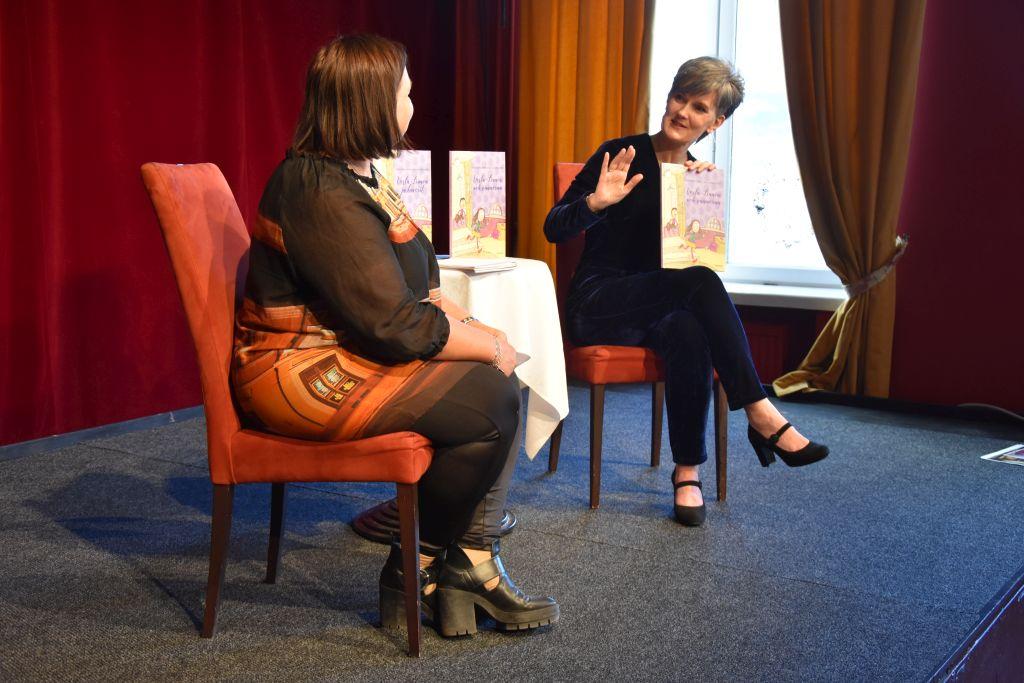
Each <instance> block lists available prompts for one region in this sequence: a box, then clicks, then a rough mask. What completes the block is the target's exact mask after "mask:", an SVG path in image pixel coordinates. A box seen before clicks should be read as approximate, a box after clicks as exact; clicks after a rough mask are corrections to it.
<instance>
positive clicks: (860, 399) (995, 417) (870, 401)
mask: <svg viewBox="0 0 1024 683" xmlns="http://www.w3.org/2000/svg"><path fill="white" fill-rule="evenodd" d="M764 387H765V391H766V392H767V393H768V395H769V396H773V397H774V396H775V390H774V389H773V388H772V387H771V385H767V384H766V385H764ZM779 400H781V401H791V402H793V403H826V404H831V405H839V406H850V407H852V408H870V409H871V410H882V411H886V412H890V413H907V414H913V415H926V416H929V417H942V418H950V419H958V420H969V421H972V422H986V423H995V424H1010V425H1015V426H1017V427H1020V428H1021V429H1022V430H1024V422H1021V421H1020V420H1019V419H1017V418H1014V417H1011V416H1009V415H1007V414H1005V413H1001V412H998V411H996V410H992V409H989V408H984V407H980V406H978V407H976V406H949V405H939V404H936V403H917V402H914V401H902V400H900V399H895V398H878V397H876V396H853V395H850V394H839V393H835V392H831V391H809V392H798V393H794V394H787V395H786V396H782V397H779Z"/></svg>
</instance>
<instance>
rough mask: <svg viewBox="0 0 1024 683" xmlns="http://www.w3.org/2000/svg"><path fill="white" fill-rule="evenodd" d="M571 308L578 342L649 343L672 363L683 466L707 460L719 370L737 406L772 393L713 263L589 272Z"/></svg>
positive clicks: (671, 390) (671, 408) (671, 426)
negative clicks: (767, 390)
mask: <svg viewBox="0 0 1024 683" xmlns="http://www.w3.org/2000/svg"><path fill="white" fill-rule="evenodd" d="M568 308H569V316H568V318H569V326H568V327H569V334H570V337H571V338H572V341H573V342H574V343H576V344H579V345H586V344H614V345H621V346H646V347H648V348H650V349H652V350H654V351H655V352H656V353H657V354H658V356H660V357H661V358H662V360H663V361H664V362H665V369H666V377H665V402H666V404H667V406H668V433H669V441H670V443H671V445H672V459H673V460H674V461H675V462H676V463H678V464H680V465H699V464H700V463H702V462H704V461H705V460H707V453H706V449H705V443H704V429H705V426H706V425H707V419H708V406H709V405H710V402H711V378H712V375H711V371H712V368H714V369H715V370H717V371H718V377H719V379H720V380H721V382H722V386H723V387H724V388H725V393H726V395H727V396H728V397H729V408H730V409H732V410H738V409H739V408H742V407H743V406H745V405H748V404H750V403H753V402H755V401H759V400H760V399H762V398H764V397H765V393H764V389H763V388H762V387H761V381H760V380H759V379H758V377H757V372H756V370H755V369H754V362H753V360H752V359H751V357H750V346H749V344H748V343H747V336H746V334H745V333H744V331H743V325H742V324H741V323H740V319H739V316H738V315H737V314H736V307H735V306H733V303H732V300H731V299H730V298H729V294H728V293H727V292H726V291H725V287H724V286H723V285H722V281H721V280H720V279H719V277H718V274H717V273H715V271H713V270H711V269H709V268H705V267H704V266H693V267H691V268H684V269H683V270H654V271H650V272H647V273H636V274H625V273H620V274H616V273H607V272H603V273H595V274H594V276H593V277H587V276H586V275H584V276H583V277H580V278H579V281H578V282H576V283H574V286H573V292H572V294H571V295H570V298H569V306H568Z"/></svg>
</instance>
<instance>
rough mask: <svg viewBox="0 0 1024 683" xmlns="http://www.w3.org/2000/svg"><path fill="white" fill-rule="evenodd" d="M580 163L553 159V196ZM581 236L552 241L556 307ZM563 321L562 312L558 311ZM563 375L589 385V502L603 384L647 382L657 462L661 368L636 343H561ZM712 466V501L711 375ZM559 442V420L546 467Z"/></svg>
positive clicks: (720, 416) (720, 406)
mask: <svg viewBox="0 0 1024 683" xmlns="http://www.w3.org/2000/svg"><path fill="white" fill-rule="evenodd" d="M582 168H583V164H573V163H558V164H555V197H561V196H562V195H564V194H565V191H566V190H567V189H569V185H570V184H571V183H572V181H573V178H575V177H576V175H577V174H578V173H579V172H580V169H582ZM583 244H584V238H583V235H578V236H576V237H574V238H573V239H571V240H567V241H566V242H563V243H561V244H559V245H558V247H557V250H556V261H555V289H556V292H557V295H558V305H559V309H562V306H563V304H564V302H565V298H566V296H568V294H569V284H570V282H571V281H572V276H573V273H574V272H575V271H576V266H577V265H579V262H580V257H581V256H582V254H583ZM563 320H564V316H563ZM565 369H566V374H567V375H568V376H569V377H570V378H571V379H575V380H579V381H582V382H586V383H587V384H589V385H590V507H591V508H596V507H597V506H598V505H600V503H601V433H602V430H603V427H604V392H605V386H606V385H608V384H650V385H652V393H651V398H652V401H651V403H652V412H651V467H657V466H658V465H659V464H661V418H662V414H663V413H664V405H665V382H664V367H663V366H662V362H661V359H660V358H658V356H657V355H656V354H655V353H654V352H653V351H651V350H650V349H645V348H642V347H638V346H604V345H601V346H579V347H577V346H573V345H572V344H570V343H568V342H566V344H565ZM713 391H714V404H715V406H714V416H715V467H716V474H717V495H718V500H720V501H721V500H725V494H726V450H727V448H726V446H727V437H728V435H727V426H728V419H729V418H728V414H729V412H728V411H729V404H728V402H727V401H726V398H725V391H724V390H723V389H722V385H721V383H720V382H719V381H718V375H717V374H716V375H715V377H714V388H713ZM561 443H562V425H561V424H559V425H558V427H557V428H556V429H555V433H554V434H553V435H552V436H551V449H550V451H549V455H548V471H550V472H554V471H555V470H556V469H558V452H559V450H560V448H561Z"/></svg>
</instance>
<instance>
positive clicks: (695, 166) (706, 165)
mask: <svg viewBox="0 0 1024 683" xmlns="http://www.w3.org/2000/svg"><path fill="white" fill-rule="evenodd" d="M683 166H685V167H686V170H687V171H695V172H697V173H700V172H701V171H714V170H715V165H714V164H713V163H711V162H710V161H690V160H689V159H687V160H686V161H684V162H683Z"/></svg>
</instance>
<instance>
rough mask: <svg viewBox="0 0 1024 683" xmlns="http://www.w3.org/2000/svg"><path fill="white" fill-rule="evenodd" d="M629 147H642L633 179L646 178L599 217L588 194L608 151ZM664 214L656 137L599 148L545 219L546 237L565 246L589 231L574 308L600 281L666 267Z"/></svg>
mask: <svg viewBox="0 0 1024 683" xmlns="http://www.w3.org/2000/svg"><path fill="white" fill-rule="evenodd" d="M629 145H633V147H634V148H635V149H636V156H635V157H634V158H633V163H632V164H631V165H630V167H629V175H628V177H630V178H632V177H633V176H634V175H636V174H637V173H642V174H643V175H644V179H643V180H642V181H640V184H639V185H637V186H636V187H635V188H634V189H633V191H632V192H630V193H629V195H628V196H627V197H626V198H625V199H623V200H622V201H621V202H619V203H618V204H614V205H612V206H609V207H608V208H607V209H605V210H604V211H602V212H600V213H596V214H595V213H593V212H592V211H591V210H590V209H589V208H587V203H586V196H587V195H588V194H590V193H591V192H593V191H594V189H595V188H596V187H597V180H598V177H599V176H600V175H601V162H602V160H603V159H604V153H605V152H608V154H609V156H610V157H614V156H615V155H616V154H617V153H618V152H619V150H621V149H624V148H626V147H628V146H629ZM687 156H688V157H689V158H690V159H691V160H692V159H693V156H691V155H689V154H688V155H687ZM660 213H661V169H660V167H659V166H658V158H657V157H656V156H655V155H654V146H653V145H652V144H651V136H649V135H647V134H646V133H643V134H640V135H631V136H629V137H625V138H617V139H615V140H609V141H607V142H605V143H604V144H602V145H601V146H600V147H598V148H597V151H596V152H594V154H593V155H592V156H591V157H590V159H588V160H587V163H586V164H584V166H583V170H581V171H580V173H579V175H577V176H576V179H575V180H573V181H572V184H571V185H570V186H569V189H568V190H566V192H565V196H563V197H562V198H561V199H560V200H559V201H558V203H556V204H555V205H554V206H553V207H552V208H551V211H549V212H548V217H547V219H546V220H545V221H544V235H545V236H546V237H547V238H548V241H549V242H555V243H558V242H563V241H565V240H567V239H570V238H571V237H574V236H575V235H577V234H579V233H580V232H582V231H584V230H585V231H586V246H585V247H584V249H583V256H582V258H581V259H580V264H579V266H578V267H577V268H576V274H575V276H574V277H573V283H572V288H571V290H570V293H569V301H568V302H567V303H568V306H569V308H570V309H571V308H572V303H573V299H574V298H575V296H576V295H577V294H578V293H579V291H580V290H581V289H583V288H585V285H586V284H587V283H588V282H591V281H592V280H593V279H594V278H602V277H607V276H622V275H628V274H631V273H642V272H646V271H651V270H657V269H658V268H660V267H661V245H660V240H661V231H660V227H659V226H660V224H661V223H660V221H661V216H660Z"/></svg>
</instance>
